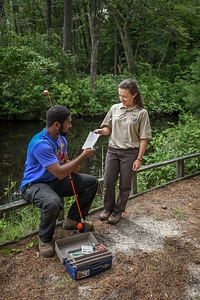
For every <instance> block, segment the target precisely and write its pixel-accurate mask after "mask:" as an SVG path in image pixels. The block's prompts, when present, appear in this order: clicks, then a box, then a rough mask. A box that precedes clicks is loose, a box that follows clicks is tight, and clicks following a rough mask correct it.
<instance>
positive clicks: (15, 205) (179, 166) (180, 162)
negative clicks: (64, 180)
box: [0, 153, 200, 219]
mask: <svg viewBox="0 0 200 300" xmlns="http://www.w3.org/2000/svg"><path fill="white" fill-rule="evenodd" d="M195 157H200V153H194V154H190V155H185V156H181V157H177V158H173V159H170V160H166V161H162V162H158V163H154V164H150V165H146V166H142V167H141V168H140V169H139V170H138V171H137V173H139V172H145V171H147V170H150V169H155V168H157V167H162V166H165V165H169V164H174V163H175V164H176V180H178V179H181V178H184V177H189V176H194V175H198V174H200V170H197V171H196V172H195V173H192V174H188V175H187V176H185V174H184V162H185V160H187V159H192V158H195ZM172 181H173V180H172ZM170 182H171V181H170ZM99 183H100V184H102V183H103V178H99ZM168 183H169V182H168ZM137 193H138V192H137V174H136V176H134V179H133V184H132V190H131V193H130V197H132V196H134V195H137ZM62 201H63V198H62ZM26 205H28V203H27V202H26V201H25V200H23V199H21V198H20V199H18V200H15V201H12V202H9V203H6V204H3V205H0V214H1V213H5V212H8V211H11V210H15V209H19V208H22V207H24V206H26ZM62 218H63V212H61V214H60V217H59V219H62Z"/></svg>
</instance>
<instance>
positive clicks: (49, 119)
mask: <svg viewBox="0 0 200 300" xmlns="http://www.w3.org/2000/svg"><path fill="white" fill-rule="evenodd" d="M70 115H71V113H70V110H69V109H68V108H67V107H65V106H63V105H53V106H52V107H51V108H49V110H48V111H47V113H46V125H47V127H49V126H51V125H53V123H54V122H56V121H57V122H59V123H61V124H63V122H64V121H65V120H67V119H68V117H69V116H70Z"/></svg>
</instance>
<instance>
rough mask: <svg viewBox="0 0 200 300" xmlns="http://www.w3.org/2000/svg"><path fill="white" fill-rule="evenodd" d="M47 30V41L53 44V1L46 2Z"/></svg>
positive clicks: (47, 0)
mask: <svg viewBox="0 0 200 300" xmlns="http://www.w3.org/2000/svg"><path fill="white" fill-rule="evenodd" d="M46 30H47V40H48V42H49V43H50V44H51V0H46Z"/></svg>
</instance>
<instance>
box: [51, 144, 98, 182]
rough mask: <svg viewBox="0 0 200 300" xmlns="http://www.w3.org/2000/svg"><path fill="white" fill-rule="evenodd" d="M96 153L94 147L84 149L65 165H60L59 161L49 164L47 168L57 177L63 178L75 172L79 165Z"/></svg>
mask: <svg viewBox="0 0 200 300" xmlns="http://www.w3.org/2000/svg"><path fill="white" fill-rule="evenodd" d="M93 154H94V149H84V150H83V152H82V153H81V154H80V155H79V156H77V157H76V158H75V159H73V160H71V161H69V162H67V163H66V164H64V165H60V164H59V162H57V163H56V164H53V165H51V166H48V167H47V168H46V169H47V170H48V171H49V172H50V173H52V174H53V175H54V176H55V177H56V178H58V179H60V180H61V179H63V178H65V177H66V176H68V175H69V174H71V173H72V172H74V171H75V170H76V169H77V168H78V166H79V165H80V164H81V163H82V162H83V161H84V160H85V159H86V158H88V157H90V156H92V155H93Z"/></svg>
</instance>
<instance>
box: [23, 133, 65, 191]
mask: <svg viewBox="0 0 200 300" xmlns="http://www.w3.org/2000/svg"><path fill="white" fill-rule="evenodd" d="M66 158H67V141H66V139H65V138H64V137H62V136H58V138H56V139H53V138H52V137H51V136H50V135H49V134H48V133H47V131H46V128H44V129H43V130H42V131H40V132H39V133H37V134H36V135H34V136H33V138H32V139H31V141H30V143H29V145H28V150H27V157H26V162H25V171H24V176H23V179H22V182H21V185H20V190H22V189H23V187H25V186H26V185H27V184H29V183H32V182H49V181H52V180H53V179H55V176H54V175H53V174H51V173H50V172H49V171H47V169H46V167H48V166H51V165H53V164H56V163H57V162H59V163H60V164H61V165H62V164H64V163H65V162H66Z"/></svg>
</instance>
